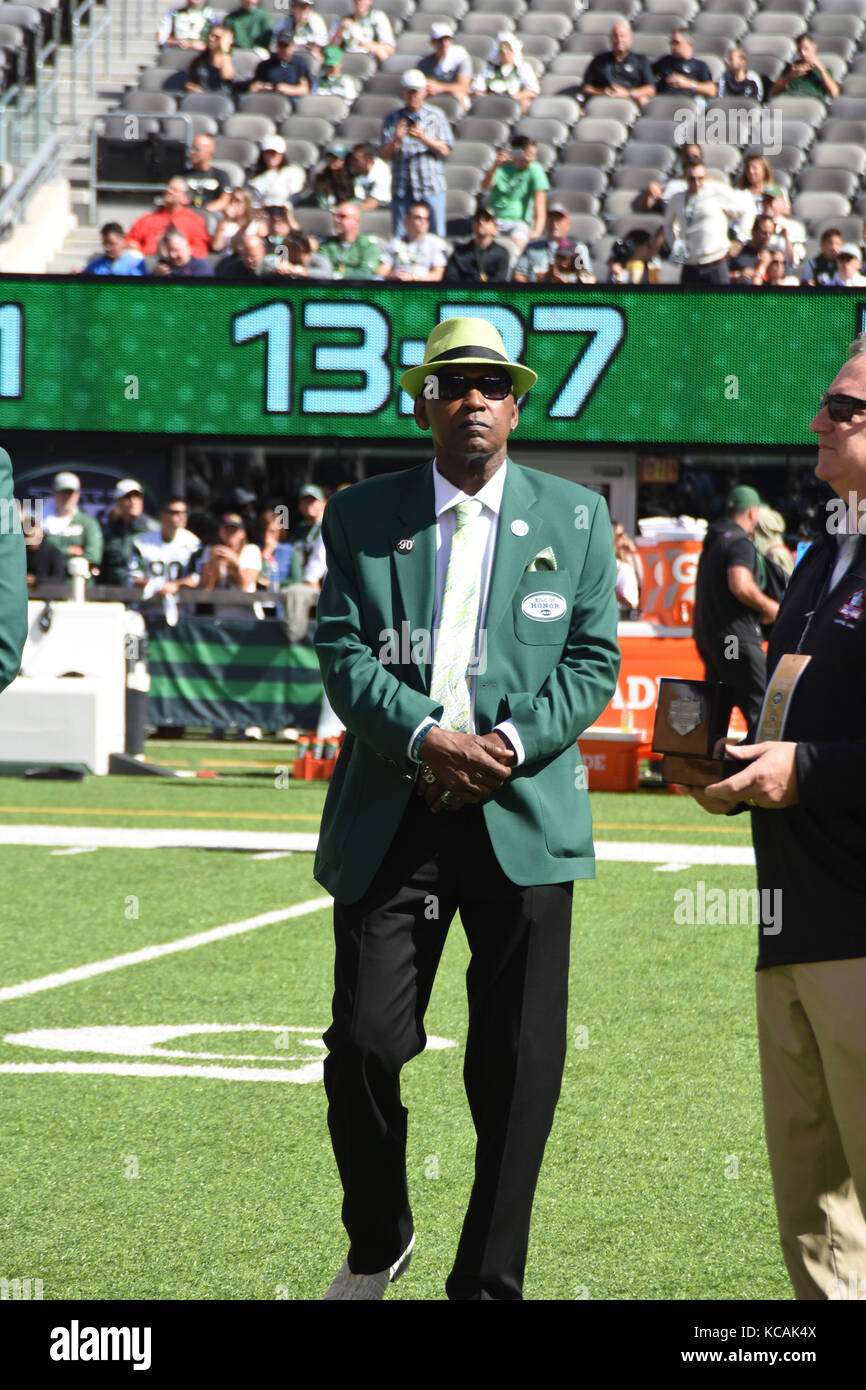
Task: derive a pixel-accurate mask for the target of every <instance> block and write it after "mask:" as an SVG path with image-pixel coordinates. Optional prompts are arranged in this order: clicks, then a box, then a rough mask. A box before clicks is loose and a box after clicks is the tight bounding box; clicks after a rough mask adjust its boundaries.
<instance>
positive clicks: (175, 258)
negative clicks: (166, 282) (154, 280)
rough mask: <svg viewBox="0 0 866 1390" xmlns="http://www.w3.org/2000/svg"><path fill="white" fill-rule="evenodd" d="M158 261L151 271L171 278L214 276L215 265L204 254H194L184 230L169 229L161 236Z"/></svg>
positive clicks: (191, 278) (186, 278) (204, 277)
mask: <svg viewBox="0 0 866 1390" xmlns="http://www.w3.org/2000/svg"><path fill="white" fill-rule="evenodd" d="M157 257H158V259H157V262H156V265H155V266H154V267H153V271H152V272H151V273H152V274H153V275H162V276H164V277H167V278H168V279H171V280H206V279H209V278H213V266H212V265H211V263H210V261H209V260H207V259H206V258H205V257H204V256H194V255H193V254H192V252H191V251H190V249H189V242H188V241H187V239H186V237H185V236H184V234H183V232H178V231H173V230H169V231H167V232H166V233H165V236H163V237H160V241H159V246H158V247H157Z"/></svg>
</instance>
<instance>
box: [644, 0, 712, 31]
mask: <svg viewBox="0 0 866 1390" xmlns="http://www.w3.org/2000/svg"><path fill="white" fill-rule="evenodd" d="M698 9H699V5H698V0H674V4H671V3H670V0H644V5H643V12H644V14H666V15H670V14H677V15H681V16H682V20H681V25H680V27H681V28H687V27H688V24H689V21H690V20H691V19H693V18H694V16H695V15H696V14H697V12H698ZM674 27H675V26H674Z"/></svg>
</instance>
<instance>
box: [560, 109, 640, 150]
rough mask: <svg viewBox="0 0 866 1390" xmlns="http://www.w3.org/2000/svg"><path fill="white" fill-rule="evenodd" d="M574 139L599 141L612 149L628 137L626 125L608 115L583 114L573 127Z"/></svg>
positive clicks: (622, 143) (618, 146)
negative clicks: (601, 116) (602, 116)
mask: <svg viewBox="0 0 866 1390" xmlns="http://www.w3.org/2000/svg"><path fill="white" fill-rule="evenodd" d="M572 138H573V139H574V140H579V141H586V140H592V141H601V142H602V143H604V144H605V145H610V146H611V147H612V148H614V149H620V148H621V147H622V146H623V145H624V144H625V142H626V140H627V139H628V126H627V125H624V124H623V122H622V121H615V120H612V119H611V118H610V117H605V118H604V119H602V118H600V117H593V116H584V117H583V119H582V120H580V121H578V123H577V125H576V126H575V128H574V132H573V137H572Z"/></svg>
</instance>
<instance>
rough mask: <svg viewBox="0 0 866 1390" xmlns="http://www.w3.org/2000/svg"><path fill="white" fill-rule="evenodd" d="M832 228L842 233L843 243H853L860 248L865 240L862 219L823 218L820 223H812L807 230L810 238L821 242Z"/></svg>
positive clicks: (819, 220)
mask: <svg viewBox="0 0 866 1390" xmlns="http://www.w3.org/2000/svg"><path fill="white" fill-rule="evenodd" d="M830 227H835V228H836V229H837V230H838V231H840V232H841V233H842V240H843V241H853V242H855V243H856V244H857V245H858V246H859V244H860V242H861V241H862V239H863V219H862V217H821V218H819V219H818V221H816V222H812V223H810V224H809V225H808V226H807V228H806V230H807V232H808V233H809V235H810V236H813V237H817V238H818V239H819V240H820V239H821V237H822V236H823V235H824V233H825V232H826V231H827V230H828V228H830Z"/></svg>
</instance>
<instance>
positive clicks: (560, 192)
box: [548, 188, 601, 217]
mask: <svg viewBox="0 0 866 1390" xmlns="http://www.w3.org/2000/svg"><path fill="white" fill-rule="evenodd" d="M550 201H551V197H550V194H548V202H550ZM555 201H556V202H557V203H561V204H562V206H563V207H564V208H567V209H568V211H569V212H570V213H571V214H572V215H573V216H581V217H585V216H590V215H591V216H593V217H600V216H601V199H600V198H599V196H598V194H597V193H589V192H587V190H586V189H585V188H557V190H556V199H555Z"/></svg>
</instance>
